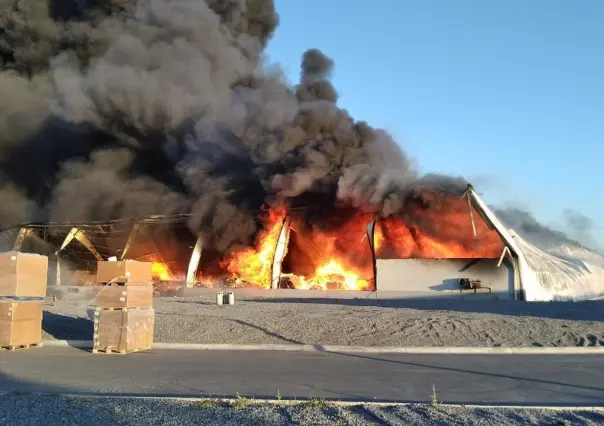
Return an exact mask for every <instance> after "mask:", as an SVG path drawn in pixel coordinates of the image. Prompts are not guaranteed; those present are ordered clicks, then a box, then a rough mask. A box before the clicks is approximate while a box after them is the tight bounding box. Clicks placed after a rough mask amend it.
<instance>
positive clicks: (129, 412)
mask: <svg viewBox="0 0 604 426" xmlns="http://www.w3.org/2000/svg"><path fill="white" fill-rule="evenodd" d="M0 423H1V424H10V425H15V426H21V425H36V426H37V425H42V424H50V425H78V426H79V425H102V424H106V425H178V426H182V425H194V424H197V425H220V426H222V425H270V426H277V425H317V426H321V425H359V426H361V425H362V426H365V425H422V426H423V425H426V426H430V425H463V426H466V425H498V426H505V425H548V426H553V425H557V426H564V425H568V426H571V425H572V426H580V425H601V424H603V423H604V412H595V411H588V410H578V411H552V410H536V409H503V408H462V407H455V408H454V407H443V406H440V407H431V406H425V405H410V406H370V405H355V406H346V407H340V406H336V405H332V404H329V403H325V402H321V401H312V402H306V403H304V402H301V403H299V404H295V405H290V404H281V405H274V404H259V403H253V404H249V405H248V401H247V400H244V399H242V400H239V401H236V402H235V403H233V404H226V403H217V402H213V401H191V402H186V401H174V400H172V401H170V400H162V399H129V398H103V399H98V398H86V397H66V396H59V395H56V396H40V395H17V394H5V395H1V396H0Z"/></svg>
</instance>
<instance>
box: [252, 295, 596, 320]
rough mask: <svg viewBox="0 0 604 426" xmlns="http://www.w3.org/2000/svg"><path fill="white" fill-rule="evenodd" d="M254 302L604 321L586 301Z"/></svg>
mask: <svg viewBox="0 0 604 426" xmlns="http://www.w3.org/2000/svg"><path fill="white" fill-rule="evenodd" d="M246 301H247V302H253V303H279V304H287V303H302V304H309V305H312V304H318V305H341V306H368V307H387V308H404V309H417V310H420V311H455V312H467V313H485V314H499V315H508V316H517V317H538V318H551V319H564V320H573V321H604V301H585V302H520V301H514V300H487V299H481V300H455V299H446V298H442V299H440V298H439V299H396V300H386V299H371V298H364V299H331V298H329V299H328V298H325V299H319V298H317V299H314V298H258V299H247V300H246Z"/></svg>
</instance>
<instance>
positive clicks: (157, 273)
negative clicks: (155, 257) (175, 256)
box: [152, 261, 172, 281]
mask: <svg viewBox="0 0 604 426" xmlns="http://www.w3.org/2000/svg"><path fill="white" fill-rule="evenodd" d="M152 273H153V278H154V279H156V280H158V281H170V280H171V279H172V274H171V273H170V269H168V266H167V265H166V264H164V263H162V262H157V261H156V262H153V266H152Z"/></svg>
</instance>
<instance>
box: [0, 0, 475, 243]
mask: <svg viewBox="0 0 604 426" xmlns="http://www.w3.org/2000/svg"><path fill="white" fill-rule="evenodd" d="M0 22H2V26H1V28H0V96H1V97H2V99H3V102H2V105H1V106H0V197H2V198H1V199H2V201H3V203H2V206H0V227H9V226H12V225H16V224H18V223H24V222H29V221H50V220H52V221H66V220H75V221H83V220H99V221H100V220H110V219H117V218H123V217H145V216H149V215H156V214H174V213H190V214H191V219H190V221H189V226H190V228H191V230H192V231H193V232H195V233H197V234H199V235H201V236H202V237H203V238H204V239H205V243H206V246H211V247H213V248H215V249H217V250H221V251H223V250H226V249H228V248H229V247H231V246H233V245H235V244H244V245H245V244H249V243H251V242H252V240H253V238H254V236H255V235H256V233H257V231H258V229H259V227H260V225H261V221H260V214H261V208H262V206H263V205H265V204H269V205H272V204H275V203H285V205H286V206H287V205H290V204H295V203H296V201H297V199H299V198H300V197H303V196H308V194H319V195H320V197H321V198H320V199H321V200H325V199H326V198H327V199H328V200H330V203H327V205H326V207H325V208H326V209H329V208H335V206H339V205H348V206H350V205H352V206H355V207H358V208H363V209H367V210H370V211H375V212H377V213H380V214H382V215H390V214H395V213H400V212H403V211H405V209H406V208H407V207H408V206H409V204H410V203H421V202H422V201H421V197H420V194H421V192H422V191H426V190H431V191H440V192H444V193H447V194H459V193H460V192H461V191H463V190H464V189H465V181H464V180H463V179H452V178H449V177H445V176H423V177H422V176H419V175H418V174H417V172H416V171H415V170H414V168H413V166H412V163H411V161H410V160H409V159H408V158H407V157H406V155H405V154H404V153H403V152H402V151H401V149H400V148H399V146H398V145H397V144H396V143H395V141H394V140H393V139H392V137H391V136H390V135H389V134H388V133H386V132H385V131H383V130H379V129H374V128H372V127H371V126H370V125H369V124H367V123H365V122H360V121H356V120H354V119H353V118H352V117H351V116H350V115H349V114H348V112H347V111H345V110H344V109H341V108H340V107H338V105H337V101H338V95H337V91H336V90H335V88H334V87H333V85H332V83H331V81H330V78H331V73H332V70H333V67H334V64H333V61H332V60H331V59H329V58H328V57H326V56H325V55H324V54H323V53H322V52H320V51H319V50H317V49H310V50H308V51H307V52H305V53H304V54H303V56H302V61H301V73H300V81H299V83H298V84H297V85H295V86H294V87H291V86H288V85H287V84H285V83H284V82H285V78H284V77H283V76H282V75H281V73H280V72H279V70H277V69H275V68H274V67H271V66H269V65H267V64H265V61H264V56H263V52H264V49H265V47H266V45H267V43H268V41H269V40H270V38H271V36H272V34H273V32H274V31H275V29H276V28H277V25H278V22H279V19H278V15H277V13H276V11H275V7H274V4H273V1H271V0H223V1H220V0H140V1H138V2H135V1H133V0H88V1H86V0H84V1H82V0H71V1H69V0H63V1H59V0H12V1H11V0H0ZM305 199H307V198H305ZM432 202H434V201H432Z"/></svg>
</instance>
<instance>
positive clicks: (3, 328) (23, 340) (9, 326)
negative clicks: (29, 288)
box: [0, 300, 44, 348]
mask: <svg viewBox="0 0 604 426" xmlns="http://www.w3.org/2000/svg"><path fill="white" fill-rule="evenodd" d="M43 306H44V303H43V302H40V301H35V302H16V301H12V300H4V301H0V346H2V347H9V348H10V347H14V346H26V345H39V344H40V343H41V342H42V309H43Z"/></svg>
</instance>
